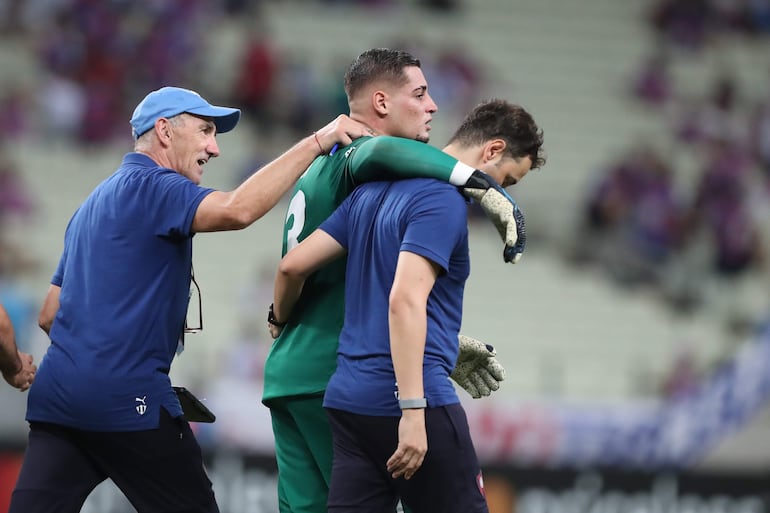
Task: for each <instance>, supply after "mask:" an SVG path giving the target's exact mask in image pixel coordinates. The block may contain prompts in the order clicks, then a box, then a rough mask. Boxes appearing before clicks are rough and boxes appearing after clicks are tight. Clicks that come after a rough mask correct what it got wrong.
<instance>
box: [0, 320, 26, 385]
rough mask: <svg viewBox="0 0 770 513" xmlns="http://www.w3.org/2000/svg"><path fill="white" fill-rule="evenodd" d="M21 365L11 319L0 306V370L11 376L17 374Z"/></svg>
mask: <svg viewBox="0 0 770 513" xmlns="http://www.w3.org/2000/svg"><path fill="white" fill-rule="evenodd" d="M22 367H23V365H22V362H21V358H19V351H18V349H17V347H16V338H15V335H14V332H13V325H11V319H10V318H9V317H8V314H7V312H6V311H5V309H4V308H2V307H0V371H2V373H3V374H4V375H8V376H13V375H15V374H18V373H19V372H20V371H21V370H22Z"/></svg>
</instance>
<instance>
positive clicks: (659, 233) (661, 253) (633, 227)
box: [573, 146, 684, 285]
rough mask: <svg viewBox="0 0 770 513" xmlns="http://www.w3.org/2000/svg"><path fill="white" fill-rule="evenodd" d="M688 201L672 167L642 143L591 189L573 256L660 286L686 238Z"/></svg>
mask: <svg viewBox="0 0 770 513" xmlns="http://www.w3.org/2000/svg"><path fill="white" fill-rule="evenodd" d="M683 221H684V204H683V201H682V199H681V198H679V196H678V194H677V192H676V190H675V187H674V183H673V180H672V170H671V168H670V167H669V166H668V164H667V163H666V162H665V161H664V160H663V159H662V158H661V157H660V155H659V154H658V152H657V151H656V150H655V149H654V148H652V147H647V146H643V147H641V148H638V149H635V150H633V151H631V152H629V153H628V154H627V155H625V156H624V157H622V158H621V159H620V160H619V161H617V162H615V163H614V164H612V165H611V166H610V167H609V169H608V170H607V172H606V173H605V174H604V175H603V176H602V177H601V178H600V179H599V181H598V183H596V185H595V186H594V188H593V190H592V191H591V193H590V195H589V197H588V200H587V205H586V211H585V218H584V221H583V227H582V229H581V230H580V232H579V235H578V240H577V241H576V244H577V247H576V248H575V250H576V252H575V254H574V255H573V257H574V258H576V259H577V261H578V262H596V263H597V264H599V265H600V266H602V267H603V268H604V269H606V270H607V271H608V272H609V274H610V276H612V277H613V278H614V279H615V280H617V281H618V282H620V283H623V284H625V285H643V284H644V285H657V284H659V282H660V280H661V279H662V277H663V275H664V273H665V271H666V266H667V265H668V263H669V260H670V259H671V257H672V256H673V255H674V254H675V252H676V251H677V250H678V249H679V248H680V247H681V244H682V241H683V231H682V230H683V227H684V224H683Z"/></svg>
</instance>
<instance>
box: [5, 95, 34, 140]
mask: <svg viewBox="0 0 770 513" xmlns="http://www.w3.org/2000/svg"><path fill="white" fill-rule="evenodd" d="M28 100H29V97H28V94H27V92H26V91H25V89H23V88H22V87H9V88H8V89H7V90H5V91H4V92H3V91H0V112H2V113H3V123H2V124H0V140H12V139H19V138H20V137H22V136H23V135H25V134H26V133H27V132H28V131H29V128H30V126H29V123H30V120H29V101H28Z"/></svg>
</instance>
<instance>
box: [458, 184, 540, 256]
mask: <svg viewBox="0 0 770 513" xmlns="http://www.w3.org/2000/svg"><path fill="white" fill-rule="evenodd" d="M463 193H464V194H465V195H466V196H467V197H469V198H471V199H473V200H475V201H476V202H477V203H478V204H479V205H480V206H481V208H482V209H483V210H484V213H485V214H486V216H487V218H489V219H490V220H491V221H492V224H494V225H495V228H497V232H498V233H499V234H500V238H501V239H503V242H504V243H505V247H504V248H503V260H505V261H506V262H511V263H513V264H515V263H516V262H518V261H519V260H520V259H521V255H522V253H524V247H525V246H526V244H527V230H526V226H525V224H524V213H523V212H522V211H521V209H520V208H519V205H517V204H516V202H515V201H514V199H513V198H511V196H510V195H509V194H508V193H507V192H505V189H503V188H502V187H501V186H500V184H498V183H497V182H495V181H494V180H493V179H492V177H490V176H489V175H487V174H486V173H483V172H482V171H479V170H478V169H477V170H475V171H474V172H473V174H472V175H471V176H470V178H468V181H467V182H466V183H465V185H464V186H463Z"/></svg>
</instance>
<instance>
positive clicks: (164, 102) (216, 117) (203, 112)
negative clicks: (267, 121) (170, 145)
mask: <svg viewBox="0 0 770 513" xmlns="http://www.w3.org/2000/svg"><path fill="white" fill-rule="evenodd" d="M183 112H187V113H189V114H195V115H196V116H204V117H209V118H212V119H213V121H214V124H215V125H216V127H217V133H220V134H222V133H225V132H229V131H230V130H232V129H233V128H235V125H237V124H238V120H240V119H241V111H240V110H239V109H231V108H229V107H217V106H215V105H211V104H210V103H209V102H207V101H206V100H204V99H203V97H202V96H201V95H199V94H198V93H196V92H195V91H191V90H190V89H183V88H181V87H162V88H160V89H158V90H157V91H153V92H151V93H150V94H148V95H147V96H145V97H144V100H142V101H141V102H140V103H139V105H137V106H136V109H134V115H133V116H131V127H132V128H133V135H134V139H138V138H139V136H141V135H142V134H143V133H145V132H146V131H148V130H149V129H151V128H152V127H153V126H154V125H155V122H156V121H157V120H158V119H159V118H171V117H174V116H176V115H178V114H182V113H183Z"/></svg>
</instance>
